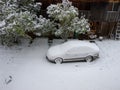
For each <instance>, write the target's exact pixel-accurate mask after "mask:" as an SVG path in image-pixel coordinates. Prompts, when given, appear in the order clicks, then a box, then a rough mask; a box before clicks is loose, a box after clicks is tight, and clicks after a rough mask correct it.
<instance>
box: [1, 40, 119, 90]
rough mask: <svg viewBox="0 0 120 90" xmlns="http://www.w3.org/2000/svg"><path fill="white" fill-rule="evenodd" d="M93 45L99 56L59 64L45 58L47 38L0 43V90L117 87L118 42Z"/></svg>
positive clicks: (104, 89)
mask: <svg viewBox="0 0 120 90" xmlns="http://www.w3.org/2000/svg"><path fill="white" fill-rule="evenodd" d="M58 43H61V41H60V40H54V42H53V44H58ZM96 44H97V45H98V47H99V48H100V58H99V59H97V60H95V61H93V62H91V63H87V62H72V63H63V64H54V63H51V62H49V61H48V60H46V58H45V56H46V53H47V50H48V48H49V46H48V44H47V39H35V41H34V42H33V44H31V45H30V46H28V44H27V43H26V42H25V44H22V45H19V46H14V47H11V48H8V47H4V46H0V90H120V58H119V57H120V53H119V51H120V41H119V40H118V41H117V40H116V41H115V40H103V41H102V42H101V41H98V40H96Z"/></svg>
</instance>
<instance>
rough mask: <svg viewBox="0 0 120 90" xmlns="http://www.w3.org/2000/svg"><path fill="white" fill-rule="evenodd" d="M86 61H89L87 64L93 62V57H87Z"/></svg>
mask: <svg viewBox="0 0 120 90" xmlns="http://www.w3.org/2000/svg"><path fill="white" fill-rule="evenodd" d="M85 60H86V61H87V62H91V61H92V60H93V57H92V56H90V55H89V56H87V57H86V58H85Z"/></svg>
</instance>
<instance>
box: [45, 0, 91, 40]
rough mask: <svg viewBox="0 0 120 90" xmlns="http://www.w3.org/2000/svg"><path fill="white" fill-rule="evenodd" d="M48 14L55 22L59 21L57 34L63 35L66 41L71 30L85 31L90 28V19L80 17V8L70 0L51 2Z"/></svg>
mask: <svg viewBox="0 0 120 90" xmlns="http://www.w3.org/2000/svg"><path fill="white" fill-rule="evenodd" d="M47 14H48V16H49V17H50V18H51V19H53V20H54V22H57V27H58V29H57V30H56V31H55V35H58V36H61V37H62V38H63V39H64V40H65V41H66V40H67V38H68V37H69V35H70V33H71V32H76V33H85V32H87V31H89V30H90V28H89V23H88V20H87V19H85V18H84V16H82V17H81V18H79V17H78V15H79V12H78V9H77V8H76V7H74V6H72V3H71V2H69V1H68V0H63V1H62V3H58V4H51V5H50V6H48V7H47Z"/></svg>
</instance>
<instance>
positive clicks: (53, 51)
mask: <svg viewBox="0 0 120 90" xmlns="http://www.w3.org/2000/svg"><path fill="white" fill-rule="evenodd" d="M61 48H62V47H61V45H56V46H52V47H51V48H50V49H49V50H48V52H47V56H48V58H49V59H53V58H55V57H56V56H58V55H61V54H62V53H63V49H61Z"/></svg>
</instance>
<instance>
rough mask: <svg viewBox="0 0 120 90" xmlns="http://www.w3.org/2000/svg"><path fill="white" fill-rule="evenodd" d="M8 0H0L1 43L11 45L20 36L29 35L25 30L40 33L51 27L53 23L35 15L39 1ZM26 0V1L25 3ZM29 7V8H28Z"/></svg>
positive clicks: (38, 7)
mask: <svg viewBox="0 0 120 90" xmlns="http://www.w3.org/2000/svg"><path fill="white" fill-rule="evenodd" d="M27 1H28V0H8V1H7V2H2V1H1V2H0V3H2V4H0V6H1V8H0V11H1V16H2V18H1V20H0V39H1V42H2V44H7V45H11V44H13V43H14V42H16V41H18V39H19V38H20V37H29V38H30V36H28V35H27V32H34V33H36V32H37V33H39V35H41V33H43V32H45V31H47V30H48V28H49V27H51V28H52V26H54V24H52V22H50V20H49V19H46V18H43V17H42V16H41V15H40V16H39V17H37V15H36V12H37V10H39V9H40V5H41V4H40V3H36V4H34V3H33V0H30V1H29V3H28V2H27ZM26 2H27V3H26ZM24 3H25V5H24ZM28 8H29V9H28Z"/></svg>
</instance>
